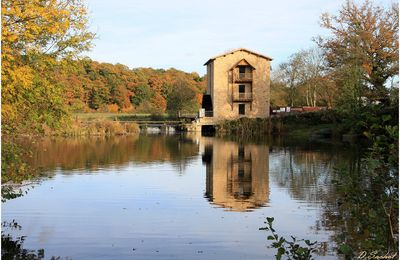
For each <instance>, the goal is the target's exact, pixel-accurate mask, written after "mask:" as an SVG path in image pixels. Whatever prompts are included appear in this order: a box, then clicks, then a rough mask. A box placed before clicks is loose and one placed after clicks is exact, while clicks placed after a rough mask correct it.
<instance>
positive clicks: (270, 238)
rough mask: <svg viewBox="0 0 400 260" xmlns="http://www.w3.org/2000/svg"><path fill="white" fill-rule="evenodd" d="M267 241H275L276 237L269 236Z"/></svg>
mask: <svg viewBox="0 0 400 260" xmlns="http://www.w3.org/2000/svg"><path fill="white" fill-rule="evenodd" d="M267 239H268V240H275V237H274V236H268V237H267Z"/></svg>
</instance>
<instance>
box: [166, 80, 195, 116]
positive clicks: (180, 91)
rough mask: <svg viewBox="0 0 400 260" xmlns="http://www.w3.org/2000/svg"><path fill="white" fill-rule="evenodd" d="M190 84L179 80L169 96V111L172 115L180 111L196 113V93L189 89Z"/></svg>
mask: <svg viewBox="0 0 400 260" xmlns="http://www.w3.org/2000/svg"><path fill="white" fill-rule="evenodd" d="M188 84H189V83H188V82H187V81H186V80H183V79H179V80H177V82H176V83H175V84H174V87H173V88H172V90H171V93H169V95H168V99H167V110H168V111H169V112H172V113H176V112H178V111H183V112H194V111H196V109H197V108H198V107H197V103H196V100H195V98H196V92H195V91H194V90H193V89H192V88H190V87H188Z"/></svg>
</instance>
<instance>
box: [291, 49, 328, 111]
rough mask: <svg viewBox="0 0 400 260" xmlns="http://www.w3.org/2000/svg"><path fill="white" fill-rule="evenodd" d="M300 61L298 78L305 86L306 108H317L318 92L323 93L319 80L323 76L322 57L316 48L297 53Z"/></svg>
mask: <svg viewBox="0 0 400 260" xmlns="http://www.w3.org/2000/svg"><path fill="white" fill-rule="evenodd" d="M298 56H299V59H300V64H301V66H300V69H299V74H300V75H299V76H300V78H301V82H302V84H303V85H304V86H305V89H306V91H305V98H306V103H307V106H313V107H315V106H317V101H318V99H319V96H320V92H323V91H324V90H323V86H322V84H321V83H322V81H321V79H322V78H323V74H324V62H325V59H324V56H323V55H322V52H321V50H320V49H318V48H311V49H309V50H304V51H301V52H299V53H298Z"/></svg>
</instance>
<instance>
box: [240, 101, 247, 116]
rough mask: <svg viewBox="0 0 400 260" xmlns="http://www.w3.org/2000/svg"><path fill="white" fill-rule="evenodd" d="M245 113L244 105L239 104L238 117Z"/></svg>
mask: <svg viewBox="0 0 400 260" xmlns="http://www.w3.org/2000/svg"><path fill="white" fill-rule="evenodd" d="M245 112H246V111H245V104H239V115H244V114H245Z"/></svg>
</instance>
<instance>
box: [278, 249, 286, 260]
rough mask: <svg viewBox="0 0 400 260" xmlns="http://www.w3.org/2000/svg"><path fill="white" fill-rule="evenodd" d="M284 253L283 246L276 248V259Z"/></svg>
mask: <svg viewBox="0 0 400 260" xmlns="http://www.w3.org/2000/svg"><path fill="white" fill-rule="evenodd" d="M284 253H285V249H284V248H283V247H280V248H278V253H277V254H276V259H281V257H282V255H283V254H284Z"/></svg>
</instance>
